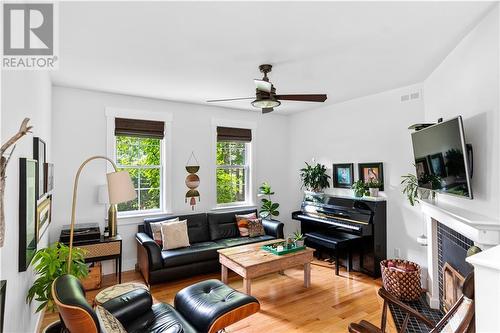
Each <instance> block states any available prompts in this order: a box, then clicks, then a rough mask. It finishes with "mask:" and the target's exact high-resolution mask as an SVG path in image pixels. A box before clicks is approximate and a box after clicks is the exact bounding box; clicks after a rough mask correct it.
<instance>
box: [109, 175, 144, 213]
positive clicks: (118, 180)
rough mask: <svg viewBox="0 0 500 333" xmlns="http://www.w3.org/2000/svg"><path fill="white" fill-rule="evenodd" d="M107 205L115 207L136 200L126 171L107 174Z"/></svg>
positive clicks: (135, 194)
mask: <svg viewBox="0 0 500 333" xmlns="http://www.w3.org/2000/svg"><path fill="white" fill-rule="evenodd" d="M107 178H108V194H109V203H110V204H112V205H116V204H119V203H122V202H127V201H130V200H134V199H135V198H137V193H136V192H135V189H134V185H133V184H132V180H131V179H130V175H129V173H128V171H117V172H111V173H108V174H107Z"/></svg>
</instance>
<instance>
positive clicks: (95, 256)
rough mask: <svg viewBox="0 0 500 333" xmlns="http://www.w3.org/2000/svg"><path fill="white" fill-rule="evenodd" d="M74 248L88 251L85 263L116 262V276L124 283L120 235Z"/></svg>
mask: <svg viewBox="0 0 500 333" xmlns="http://www.w3.org/2000/svg"><path fill="white" fill-rule="evenodd" d="M74 247H79V248H81V249H84V250H86V251H87V253H86V254H85V262H96V261H103V260H114V261H115V275H116V276H118V283H122V238H121V236H120V235H116V237H107V238H104V236H102V235H101V239H100V240H99V241H90V242H82V243H76V244H74Z"/></svg>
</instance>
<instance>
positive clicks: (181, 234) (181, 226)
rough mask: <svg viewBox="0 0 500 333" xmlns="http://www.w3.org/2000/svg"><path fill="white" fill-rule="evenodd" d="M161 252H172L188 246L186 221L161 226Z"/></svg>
mask: <svg viewBox="0 0 500 333" xmlns="http://www.w3.org/2000/svg"><path fill="white" fill-rule="evenodd" d="M161 235H162V239H163V250H173V249H177V248H179V247H186V246H190V245H191V244H189V236H188V228H187V220H183V221H178V222H169V223H164V224H162V226H161Z"/></svg>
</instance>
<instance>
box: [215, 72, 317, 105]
mask: <svg viewBox="0 0 500 333" xmlns="http://www.w3.org/2000/svg"><path fill="white" fill-rule="evenodd" d="M272 68H273V66H272V65H268V64H264V65H260V66H259V70H260V72H261V73H264V77H263V78H262V80H258V79H255V80H254V82H255V88H256V89H255V97H242V98H228V99H212V100H209V101H207V102H209V103H213V102H228V101H239V100H244V99H254V98H255V100H254V101H253V102H252V106H254V107H256V108H259V109H262V113H269V112H272V111H273V110H274V108H275V107H278V106H280V105H281V102H280V101H299V102H324V101H325V100H326V94H294V95H276V89H275V88H274V85H273V84H272V83H271V82H269V78H268V77H267V74H268V73H270V72H271V69H272Z"/></svg>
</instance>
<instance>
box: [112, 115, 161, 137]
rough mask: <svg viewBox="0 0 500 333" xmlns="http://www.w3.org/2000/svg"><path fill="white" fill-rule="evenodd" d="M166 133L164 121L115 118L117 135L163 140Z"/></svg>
mask: <svg viewBox="0 0 500 333" xmlns="http://www.w3.org/2000/svg"><path fill="white" fill-rule="evenodd" d="M164 133H165V123H164V122H163V121H154V120H140V119H127V118H115V135H126V136H138V137H143V138H155V139H160V140H162V139H163V137H164Z"/></svg>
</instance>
